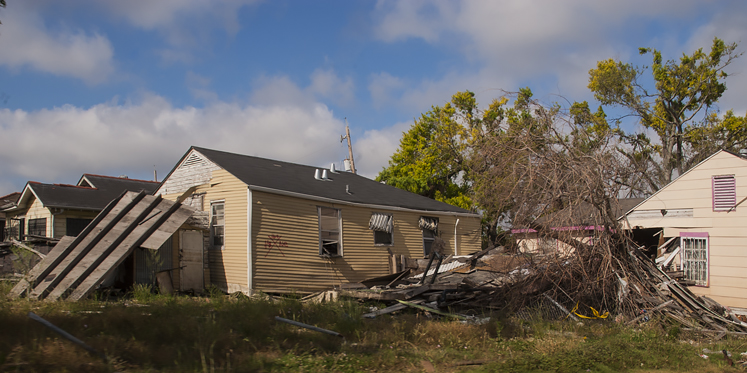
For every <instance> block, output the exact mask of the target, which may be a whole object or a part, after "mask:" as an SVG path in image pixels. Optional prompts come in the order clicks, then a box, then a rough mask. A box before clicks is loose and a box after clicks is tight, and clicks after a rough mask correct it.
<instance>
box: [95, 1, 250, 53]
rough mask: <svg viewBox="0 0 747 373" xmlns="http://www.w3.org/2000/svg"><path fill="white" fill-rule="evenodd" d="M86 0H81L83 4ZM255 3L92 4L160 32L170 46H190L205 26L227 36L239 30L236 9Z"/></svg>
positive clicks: (134, 23) (206, 28)
mask: <svg viewBox="0 0 747 373" xmlns="http://www.w3.org/2000/svg"><path fill="white" fill-rule="evenodd" d="M87 1H88V0H85V2H87ZM258 2H259V0H217V1H202V0H159V1H151V0H130V1H104V2H98V1H97V2H95V4H96V6H100V7H103V8H105V9H106V10H107V11H108V12H109V13H110V14H111V15H112V16H114V17H116V18H123V19H125V20H126V21H127V22H128V23H130V24H131V25H133V26H135V27H137V28H140V29H143V30H149V31H150V30H155V31H158V32H160V33H161V34H162V35H163V36H164V37H165V38H166V40H167V41H168V43H169V44H171V45H176V46H192V45H194V44H195V42H196V41H197V42H199V41H204V40H205V39H206V38H207V35H206V34H205V32H206V30H208V29H210V27H206V26H207V25H211V26H214V25H218V27H221V28H223V30H225V31H226V33H228V34H229V35H235V34H236V33H237V32H238V31H239V29H240V23H239V20H238V13H239V10H240V9H241V8H242V7H244V6H246V5H251V4H256V3H258Z"/></svg>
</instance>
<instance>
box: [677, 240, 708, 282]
mask: <svg viewBox="0 0 747 373" xmlns="http://www.w3.org/2000/svg"><path fill="white" fill-rule="evenodd" d="M680 240H681V242H680V247H682V250H683V251H682V270H683V271H684V272H685V279H687V280H691V281H694V282H695V285H699V286H708V237H680Z"/></svg>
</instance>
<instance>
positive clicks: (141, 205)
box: [46, 196, 161, 301]
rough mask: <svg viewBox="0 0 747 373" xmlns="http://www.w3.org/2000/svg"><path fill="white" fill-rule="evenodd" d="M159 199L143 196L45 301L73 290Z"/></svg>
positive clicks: (154, 206)
mask: <svg viewBox="0 0 747 373" xmlns="http://www.w3.org/2000/svg"><path fill="white" fill-rule="evenodd" d="M160 200H161V197H154V196H145V197H143V199H141V200H140V201H138V202H134V201H133V203H135V205H134V206H133V207H132V208H131V209H130V210H129V211H128V212H127V213H126V214H125V215H124V216H123V217H122V219H120V220H119V221H118V222H117V224H116V225H115V226H114V227H112V229H110V230H109V231H108V232H106V234H105V235H104V238H102V239H101V240H100V241H99V242H98V243H97V244H96V245H95V246H94V247H93V248H91V249H90V250H89V251H88V252H87V253H85V254H83V255H84V257H83V258H82V259H81V260H80V261H79V262H78V263H77V264H76V265H75V266H74V267H73V268H71V269H70V271H69V272H68V273H67V274H66V275H65V276H64V278H63V279H62V280H61V281H60V282H59V283H58V284H57V286H56V287H55V288H54V289H52V290H50V292H49V295H47V297H46V300H48V301H55V300H57V299H59V298H60V297H62V296H63V294H65V293H66V292H69V291H71V290H72V289H75V287H76V286H77V285H78V284H79V283H80V282H81V281H82V280H83V279H84V278H85V277H86V276H87V275H88V274H89V273H90V272H91V271H93V269H95V268H96V267H97V266H98V265H99V263H101V262H102V261H104V259H106V257H107V256H108V255H109V254H110V253H111V252H112V251H113V250H114V248H115V247H117V245H118V244H119V243H120V242H122V240H124V239H125V237H127V235H128V234H129V233H130V232H131V231H132V230H133V229H135V228H134V227H135V226H137V224H138V222H140V221H142V220H143V219H144V218H145V217H146V216H148V214H150V213H151V212H152V211H153V210H154V209H155V208H156V206H157V205H158V203H159V202H160Z"/></svg>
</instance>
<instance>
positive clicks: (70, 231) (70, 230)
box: [65, 218, 93, 237]
mask: <svg viewBox="0 0 747 373" xmlns="http://www.w3.org/2000/svg"><path fill="white" fill-rule="evenodd" d="M92 221H93V219H81V218H67V219H65V235H66V236H73V237H77V236H78V235H79V234H80V232H83V230H84V229H86V227H87V226H88V224H89V223H90V222H92Z"/></svg>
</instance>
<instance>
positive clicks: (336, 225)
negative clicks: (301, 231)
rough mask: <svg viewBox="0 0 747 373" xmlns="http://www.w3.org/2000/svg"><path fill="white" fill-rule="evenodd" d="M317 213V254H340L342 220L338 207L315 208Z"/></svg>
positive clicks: (333, 255)
mask: <svg viewBox="0 0 747 373" xmlns="http://www.w3.org/2000/svg"><path fill="white" fill-rule="evenodd" d="M317 212H318V215H319V255H320V256H323V257H338V256H342V220H341V215H340V210H339V209H334V208H331V207H322V206H319V207H318V208H317Z"/></svg>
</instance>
